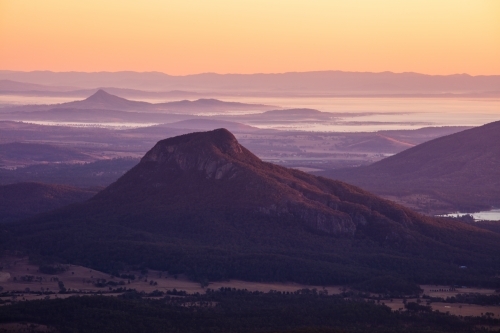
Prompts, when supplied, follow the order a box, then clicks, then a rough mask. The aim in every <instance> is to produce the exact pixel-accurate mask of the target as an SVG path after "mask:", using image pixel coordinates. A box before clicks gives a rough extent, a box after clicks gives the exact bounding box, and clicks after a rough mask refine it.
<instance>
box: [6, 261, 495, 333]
mask: <svg viewBox="0 0 500 333" xmlns="http://www.w3.org/2000/svg"><path fill="white" fill-rule="evenodd" d="M0 266H1V267H2V268H3V269H2V271H1V272H0V286H1V287H2V293H3V294H4V295H3V296H2V297H0V299H1V300H2V301H4V302H6V303H4V304H8V303H10V302H16V301H25V300H26V301H29V300H36V299H54V298H67V297H70V296H74V295H82V294H103V295H107V296H117V295H119V294H121V293H117V292H116V291H113V290H112V289H114V288H116V287H124V288H126V289H135V290H137V291H138V292H141V291H143V292H145V293H151V292H153V291H156V290H158V291H163V292H166V291H168V290H174V289H176V290H178V291H181V290H182V291H186V292H187V293H188V294H194V293H204V292H205V291H206V290H207V288H210V289H219V288H221V287H229V288H235V289H247V290H249V291H261V292H269V291H271V290H274V291H281V292H294V291H297V290H300V289H306V288H308V289H314V288H316V289H317V290H319V291H325V290H326V291H328V294H340V293H341V292H342V291H345V290H349V288H348V287H344V286H309V285H303V284H297V283H259V282H247V281H241V280H231V281H220V282H212V283H209V284H208V285H207V286H201V285H200V283H196V282H192V281H189V280H188V279H187V278H186V277H185V276H182V275H180V276H173V275H169V274H168V273H166V272H159V271H152V270H149V271H147V272H145V271H143V272H142V273H141V272H139V271H130V272H127V273H126V274H127V275H134V277H135V278H134V279H130V278H119V277H113V276H110V275H109V274H106V273H103V272H99V271H96V270H92V269H89V268H86V267H82V266H77V265H67V266H66V268H67V270H66V271H64V272H60V273H57V274H53V275H52V274H43V273H40V272H39V270H38V266H36V265H33V264H31V263H30V262H29V260H28V258H15V257H4V258H2V259H1V260H0ZM30 276H31V277H32V278H31V280H30ZM60 283H62V284H63V285H64V288H66V292H65V293H59V291H60V289H61V287H60ZM108 283H110V284H108ZM421 288H422V289H423V290H424V292H423V294H424V295H427V296H430V297H442V298H446V297H451V296H456V295H458V294H465V293H474V294H476V293H477V294H482V295H495V294H498V293H497V292H496V291H495V290H493V289H482V288H465V287H463V288H456V289H454V290H450V289H449V286H437V285H422V286H421ZM406 301H407V302H416V301H417V300H416V299H407V300H406ZM381 303H384V304H385V305H387V306H388V307H390V308H391V309H392V310H393V311H402V310H404V301H403V299H396V298H394V299H391V300H385V301H381ZM421 304H422V305H425V304H426V300H425V299H422V300H421ZM430 305H431V307H432V310H437V311H439V312H443V313H449V314H452V315H460V316H483V315H486V314H487V313H489V314H491V316H493V317H494V318H495V317H496V318H498V317H500V304H499V305H497V306H481V305H476V304H464V303H443V302H432V303H431V304H430ZM1 329H2V327H0V330H1Z"/></svg>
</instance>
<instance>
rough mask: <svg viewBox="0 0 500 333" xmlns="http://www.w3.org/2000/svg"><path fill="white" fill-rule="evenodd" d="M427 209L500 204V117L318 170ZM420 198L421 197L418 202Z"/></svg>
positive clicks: (466, 208) (485, 206)
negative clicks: (352, 164) (353, 164)
mask: <svg viewBox="0 0 500 333" xmlns="http://www.w3.org/2000/svg"><path fill="white" fill-rule="evenodd" d="M320 174H321V175H323V176H327V177H330V178H334V179H339V180H343V181H346V182H348V183H351V184H355V185H357V186H360V187H362V188H365V189H367V190H370V191H373V192H375V193H377V194H381V195H390V196H397V197H401V196H402V197H403V199H402V200H403V201H404V200H407V201H409V200H411V199H413V201H410V202H409V203H410V204H413V205H415V206H417V207H418V208H420V209H421V210H423V211H427V212H433V211H436V210H437V211H439V210H442V211H443V210H444V211H446V210H449V211H453V210H479V209H489V208H490V207H492V206H493V207H499V206H500V122H494V123H490V124H487V125H484V126H481V127H476V128H473V129H469V130H466V131H463V132H459V133H456V134H452V135H449V136H445V137H442V138H438V139H435V140H432V141H428V142H425V143H423V144H420V145H418V146H416V147H413V148H411V149H408V150H405V151H403V152H401V153H399V154H397V155H394V156H391V157H388V158H386V159H383V160H381V161H379V162H377V163H374V164H372V165H369V166H366V167H359V168H351V169H341V170H331V171H325V172H322V173H320ZM419 200H420V202H419Z"/></svg>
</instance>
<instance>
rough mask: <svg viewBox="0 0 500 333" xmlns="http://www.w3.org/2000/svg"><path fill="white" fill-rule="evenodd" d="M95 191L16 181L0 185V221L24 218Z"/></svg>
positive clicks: (85, 198)
mask: <svg viewBox="0 0 500 333" xmlns="http://www.w3.org/2000/svg"><path fill="white" fill-rule="evenodd" d="M95 193H96V191H93V190H85V189H80V188H77V187H72V186H65V185H53V184H42V183H17V184H11V185H1V186H0V223H7V222H13V221H16V220H21V219H25V218H27V217H31V216H34V215H36V214H39V213H42V212H47V211H50V210H53V209H56V208H60V207H63V206H66V205H69V204H72V203H75V202H82V201H85V200H87V199H89V198H90V197H92V196H93V195H94V194H95Z"/></svg>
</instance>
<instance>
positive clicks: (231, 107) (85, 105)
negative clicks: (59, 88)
mask: <svg viewBox="0 0 500 333" xmlns="http://www.w3.org/2000/svg"><path fill="white" fill-rule="evenodd" d="M272 108H275V106H270V105H264V104H247V103H238V102H225V101H220V100H217V99H197V100H194V101H189V100H182V101H173V102H165V103H149V102H140V101H132V100H128V99H125V98H122V97H118V96H115V95H112V94H109V93H107V92H106V91H104V90H102V89H99V90H97V91H96V92H95V93H94V94H92V95H91V96H89V97H87V98H86V99H84V100H79V101H73V102H67V103H61V104H51V105H25V106H16V107H10V108H4V109H3V110H2V111H3V113H4V117H5V115H9V114H10V115H11V117H12V116H16V114H17V113H22V112H33V111H50V110H54V109H65V110H114V111H137V112H174V113H183V112H193V111H198V112H203V111H206V112H214V111H218V112H221V111H242V110H270V109H272ZM13 119H14V118H13Z"/></svg>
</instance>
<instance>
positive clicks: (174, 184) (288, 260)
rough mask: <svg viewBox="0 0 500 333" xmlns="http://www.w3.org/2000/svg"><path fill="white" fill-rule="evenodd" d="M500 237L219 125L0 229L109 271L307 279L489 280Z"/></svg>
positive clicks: (2, 241) (36, 249)
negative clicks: (287, 156) (278, 155)
mask: <svg viewBox="0 0 500 333" xmlns="http://www.w3.org/2000/svg"><path fill="white" fill-rule="evenodd" d="M499 244H500V235H498V234H495V233H492V232H489V231H486V230H481V229H478V228H475V227H473V226H470V225H467V224H465V223H462V222H458V221H453V220H449V219H433V218H429V217H425V216H422V215H419V214H417V213H415V212H413V211H411V210H409V209H407V208H404V207H402V206H399V205H396V204H394V203H392V202H390V201H387V200H383V199H380V198H378V197H376V196H374V195H372V194H370V193H368V192H366V191H364V190H362V189H360V188H357V187H354V186H351V185H348V184H345V183H342V182H338V181H333V180H328V179H326V178H321V177H316V176H313V175H310V174H306V173H303V172H301V171H298V170H293V169H287V168H284V167H280V166H277V165H274V164H271V163H266V162H263V161H261V160H260V159H259V158H257V157H256V156H255V155H253V154H252V153H251V152H250V151H248V150H247V149H246V148H244V147H243V146H241V145H240V144H239V142H238V141H237V140H236V138H235V137H234V136H233V135H232V134H231V133H230V132H229V131H227V130H225V129H217V130H214V131H210V132H198V133H190V134H186V135H181V136H177V137H173V138H169V139H165V140H162V141H159V142H158V143H157V144H156V145H155V146H154V147H153V148H152V149H151V150H150V151H148V152H147V153H146V154H145V155H144V157H143V158H142V159H141V161H140V162H139V164H137V165H136V166H135V167H133V168H132V169H131V170H130V171H128V172H127V173H126V174H125V175H123V176H122V177H121V178H119V179H118V180H117V181H116V182H115V183H113V184H111V185H110V186H108V187H107V188H106V189H104V190H103V191H101V192H99V193H98V194H97V195H96V196H94V197H93V198H92V199H90V200H88V201H86V202H84V203H81V204H77V205H72V206H69V207H66V208H62V209H60V210H58V211H54V212H50V213H46V214H43V215H39V216H37V217H34V218H32V219H29V220H26V221H23V222H22V223H16V224H15V225H11V226H9V227H8V228H6V230H4V232H3V233H0V245H2V246H3V247H4V248H7V249H11V248H14V249H16V250H18V251H26V252H28V253H37V254H41V255H43V256H49V257H52V258H59V259H60V260H62V261H67V262H73V263H80V264H84V265H87V266H90V267H94V268H96V269H101V270H104V271H107V272H119V271H124V270H126V269H127V267H143V268H144V267H149V268H151V269H158V270H168V271H169V273H171V274H180V273H185V274H187V275H188V276H189V277H190V278H192V279H195V280H199V281H203V280H206V279H209V280H217V279H230V278H239V279H244V280H253V281H295V282H301V283H311V284H312V283H319V284H336V283H342V284H346V283H355V282H359V281H366V280H369V279H371V278H373V277H375V276H386V275H388V274H389V275H392V276H393V277H395V278H402V279H408V280H412V281H415V282H419V283H431V282H434V283H445V281H448V283H451V282H449V281H454V282H456V283H465V281H475V283H484V284H485V285H487V284H491V283H494V281H495V278H494V277H495V275H496V274H497V273H498V271H499V269H500V259H499V258H497V257H496V256H491V253H496V251H498V250H499V249H500V245H499ZM459 265H467V266H471V267H473V269H470V270H467V271H464V270H460V269H459Z"/></svg>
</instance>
